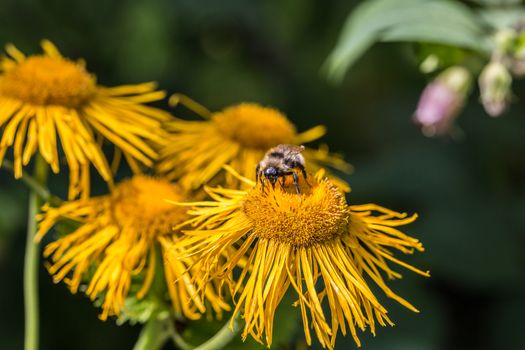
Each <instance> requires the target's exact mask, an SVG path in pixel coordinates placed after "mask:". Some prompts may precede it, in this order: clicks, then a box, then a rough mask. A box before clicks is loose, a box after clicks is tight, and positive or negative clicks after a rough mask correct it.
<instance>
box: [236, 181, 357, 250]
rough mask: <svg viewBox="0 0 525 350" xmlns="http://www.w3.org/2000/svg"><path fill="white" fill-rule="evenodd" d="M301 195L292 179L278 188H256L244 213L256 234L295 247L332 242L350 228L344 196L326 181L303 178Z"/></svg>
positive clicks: (249, 195)
mask: <svg viewBox="0 0 525 350" xmlns="http://www.w3.org/2000/svg"><path fill="white" fill-rule="evenodd" d="M299 186H300V188H301V194H300V195H297V194H296V193H295V188H294V186H293V184H292V183H291V179H289V178H287V179H286V182H285V185H284V186H282V187H281V186H280V184H279V183H278V184H277V185H276V186H275V188H274V187H272V186H270V185H267V186H265V187H264V190H263V186H260V185H259V186H256V187H255V188H253V189H252V190H251V191H249V192H248V194H247V196H246V199H245V201H244V203H243V207H242V208H243V212H244V213H245V214H246V216H247V217H248V218H249V219H250V221H251V222H252V225H253V232H254V234H255V235H256V236H257V237H259V238H262V239H272V240H275V241H278V242H281V243H285V244H290V245H292V246H295V247H305V246H310V245H312V244H318V243H323V242H327V241H330V240H333V239H335V238H338V237H339V236H340V235H342V234H343V233H344V232H345V231H346V229H347V226H348V217H349V216H348V207H347V204H346V200H345V198H344V195H343V193H342V192H341V191H340V190H339V189H338V188H337V187H336V186H335V185H333V184H332V183H331V182H330V181H329V180H327V179H314V178H313V177H310V178H309V179H308V181H305V180H304V179H302V178H301V179H300V182H299Z"/></svg>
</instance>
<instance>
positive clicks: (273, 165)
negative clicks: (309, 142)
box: [255, 145, 306, 194]
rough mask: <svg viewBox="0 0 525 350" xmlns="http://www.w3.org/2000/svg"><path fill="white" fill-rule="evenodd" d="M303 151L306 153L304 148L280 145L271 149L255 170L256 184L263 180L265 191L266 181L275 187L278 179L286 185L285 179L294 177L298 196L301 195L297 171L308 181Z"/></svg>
mask: <svg viewBox="0 0 525 350" xmlns="http://www.w3.org/2000/svg"><path fill="white" fill-rule="evenodd" d="M302 151H304V146H294V145H278V146H276V147H273V148H271V149H270V150H269V151H268V152H266V154H265V155H264V158H263V159H262V160H261V161H260V162H259V164H257V167H256V168H255V182H256V183H258V182H259V180H261V183H262V186H263V190H264V183H265V181H266V180H268V181H270V183H271V184H272V186H274V187H275V183H276V182H277V180H278V179H282V185H284V179H285V177H286V176H288V175H292V177H293V183H294V186H295V190H296V192H297V194H301V189H300V188H299V177H298V175H297V172H296V170H299V171H300V172H301V173H302V175H303V177H304V179H305V180H306V170H305V168H304V157H303V155H302V154H301V152H302Z"/></svg>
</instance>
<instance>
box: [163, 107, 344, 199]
mask: <svg viewBox="0 0 525 350" xmlns="http://www.w3.org/2000/svg"><path fill="white" fill-rule="evenodd" d="M193 104H194V103H193ZM194 109H196V110H200V111H202V112H201V114H203V115H204V117H206V118H207V120H204V121H184V120H172V121H170V122H168V123H166V124H165V127H166V130H168V131H169V132H171V134H172V137H171V138H170V140H169V143H168V145H167V146H166V147H165V148H164V149H163V150H161V155H160V162H159V164H158V167H157V170H158V171H159V172H160V173H162V174H165V175H166V176H167V177H168V178H170V179H177V180H178V181H179V183H181V184H182V185H183V186H185V187H186V188H191V189H197V188H199V187H201V186H202V185H204V184H206V183H208V182H209V181H210V180H212V179H213V178H215V177H216V176H217V174H219V173H220V172H221V170H222V168H223V166H224V165H228V166H231V167H232V168H234V169H235V170H236V171H238V172H239V173H240V174H241V175H243V176H245V177H247V178H250V179H252V180H255V167H256V165H257V163H258V162H259V161H260V160H261V159H262V157H263V156H264V154H265V152H266V151H268V149H270V148H272V147H274V146H277V145H279V144H292V145H301V144H304V143H308V142H311V141H314V140H316V139H318V138H320V137H321V136H322V135H323V134H324V133H325V128H324V127H323V126H317V127H314V128H312V129H310V130H307V131H305V132H303V133H297V130H296V128H295V126H294V125H293V124H292V123H291V122H290V121H289V120H288V119H287V118H286V117H285V116H284V115H283V114H282V113H281V112H279V111H278V110H276V109H273V108H269V107H262V106H260V105H258V104H255V103H241V104H239V105H235V106H231V107H228V108H226V109H224V110H222V111H220V112H217V113H213V114H212V113H206V111H203V107H200V108H199V107H196V108H194ZM304 155H305V158H306V160H307V162H308V163H309V165H310V167H311V168H312V169H313V170H317V169H318V168H320V167H321V166H324V165H327V166H330V167H333V168H336V169H338V170H341V171H344V172H349V171H350V170H351V166H350V165H349V164H347V163H346V162H345V161H344V160H343V159H342V158H341V157H339V156H337V155H333V154H330V153H329V152H328V150H327V148H326V147H324V146H323V147H321V148H319V149H311V148H306V149H305V151H304ZM225 181H226V184H227V185H228V186H229V187H238V186H239V185H240V183H239V181H238V180H237V178H235V177H234V176H231V174H226V179H225ZM334 181H336V182H337V185H338V186H340V187H341V188H343V189H344V190H345V191H349V187H348V184H346V183H345V182H344V181H342V180H338V179H334Z"/></svg>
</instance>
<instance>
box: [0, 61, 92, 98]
mask: <svg viewBox="0 0 525 350" xmlns="http://www.w3.org/2000/svg"><path fill="white" fill-rule="evenodd" d="M94 90H95V78H94V77H93V76H92V75H90V74H89V73H88V72H87V71H86V70H85V68H84V67H83V66H82V65H81V64H78V63H75V62H72V61H70V60H67V59H64V58H59V57H47V56H31V57H29V58H27V59H26V60H25V61H23V62H21V63H19V64H17V65H15V66H14V67H13V68H11V69H9V70H7V71H5V72H4V74H3V75H2V76H1V77H0V94H2V95H5V96H9V97H12V98H16V99H19V100H22V101H24V102H27V103H31V104H34V105H61V106H66V107H78V106H79V105H81V104H82V103H84V102H85V101H86V100H87V99H89V98H90V97H91V96H92V95H93V93H94Z"/></svg>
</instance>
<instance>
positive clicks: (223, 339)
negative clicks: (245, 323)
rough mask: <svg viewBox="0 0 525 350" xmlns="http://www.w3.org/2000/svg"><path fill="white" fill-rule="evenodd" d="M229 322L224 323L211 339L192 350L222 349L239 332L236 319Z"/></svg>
mask: <svg viewBox="0 0 525 350" xmlns="http://www.w3.org/2000/svg"><path fill="white" fill-rule="evenodd" d="M231 323H232V325H231V327H230V322H226V324H224V326H223V327H222V328H221V329H220V330H219V331H218V332H217V334H215V335H214V336H213V337H211V338H210V339H208V340H207V341H206V342H204V343H202V344H201V345H199V346H197V347H195V348H194V350H218V349H223V348H224V347H225V346H226V345H228V343H229V342H231V341H232V339H233V338H234V337H235V336H236V335H237V332H238V331H239V329H240V327H239V321H238V320H237V318H234V319H233V320H232V322H231Z"/></svg>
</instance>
